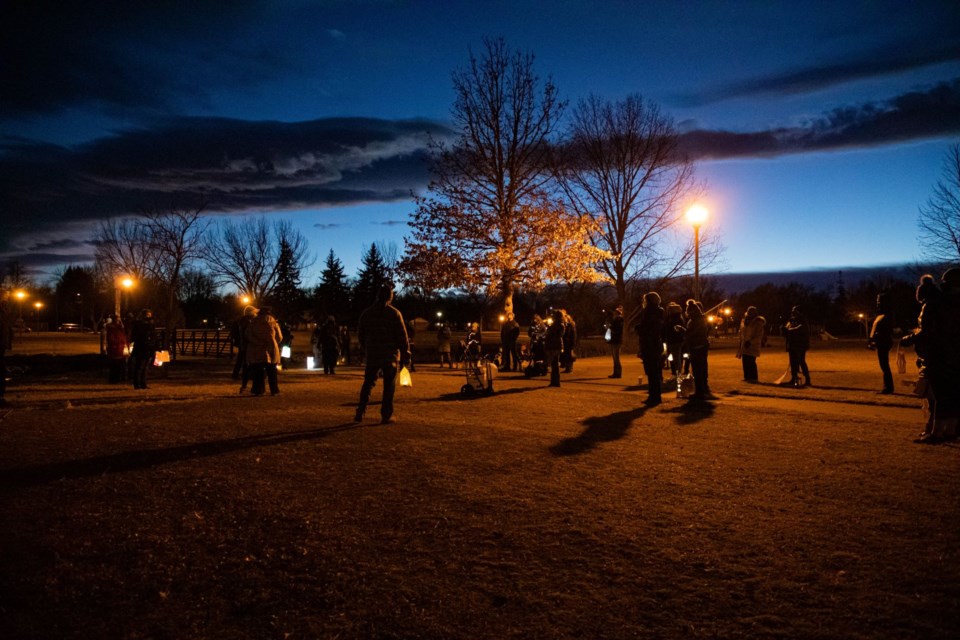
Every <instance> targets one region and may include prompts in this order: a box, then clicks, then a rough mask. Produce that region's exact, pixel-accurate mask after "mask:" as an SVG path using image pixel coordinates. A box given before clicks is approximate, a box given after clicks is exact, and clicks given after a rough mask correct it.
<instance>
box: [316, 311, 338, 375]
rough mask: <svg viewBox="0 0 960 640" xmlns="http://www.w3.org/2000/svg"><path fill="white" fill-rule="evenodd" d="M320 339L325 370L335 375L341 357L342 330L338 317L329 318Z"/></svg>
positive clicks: (321, 331) (326, 372) (322, 329)
mask: <svg viewBox="0 0 960 640" xmlns="http://www.w3.org/2000/svg"><path fill="white" fill-rule="evenodd" d="M319 339H320V351H321V354H320V355H321V358H322V359H323V372H324V373H325V374H329V375H333V374H335V373H336V372H337V361H338V360H339V359H340V330H339V328H338V327H337V320H336V318H334V317H333V316H330V317H329V318H327V320H326V322H324V323H323V326H322V327H321V329H320V338H319Z"/></svg>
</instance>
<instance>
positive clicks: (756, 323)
mask: <svg viewBox="0 0 960 640" xmlns="http://www.w3.org/2000/svg"><path fill="white" fill-rule="evenodd" d="M766 324H767V320H766V318H764V317H763V316H761V315H760V312H759V311H757V308H756V307H747V312H746V313H744V314H743V319H742V320H741V321H740V347H739V348H738V349H737V357H738V358H740V361H741V363H742V364H743V379H744V381H745V382H759V381H760V373H759V372H758V371H757V358H759V357H760V347H762V346H763V342H764V339H765V336H764V327H765V326H766Z"/></svg>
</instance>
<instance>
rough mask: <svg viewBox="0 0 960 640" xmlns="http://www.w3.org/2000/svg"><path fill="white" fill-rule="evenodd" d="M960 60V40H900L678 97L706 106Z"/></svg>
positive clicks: (685, 102)
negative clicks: (852, 56) (849, 57)
mask: <svg viewBox="0 0 960 640" xmlns="http://www.w3.org/2000/svg"><path fill="white" fill-rule="evenodd" d="M957 60H960V41H955V42H952V43H949V44H945V45H941V46H936V47H934V48H929V47H928V46H922V45H921V46H918V45H917V44H916V43H899V44H894V45H890V46H887V47H884V48H883V49H882V50H879V51H872V52H869V53H868V54H866V55H864V56H863V57H861V58H858V59H854V60H848V61H842V62H831V63H829V64H823V65H819V66H814V67H808V68H805V69H798V70H796V71H791V72H787V73H783V74H777V75H771V76H767V77H763V78H755V79H751V80H747V81H744V82H736V83H732V84H727V85H724V86H720V87H714V88H711V89H706V90H704V91H702V92H699V93H696V94H692V95H684V96H679V97H677V98H676V101H677V103H678V105H681V106H702V105H705V104H711V103H714V102H719V101H721V100H727V99H730V98H741V97H751V96H757V95H764V94H777V95H792V94H798V93H807V92H812V91H817V90H819V89H823V88H826V87H829V86H832V85H836V84H842V83H844V82H850V81H853V80H859V79H862V78H870V77H876V76H886V75H890V74H894V73H902V72H904V71H910V70H911V69H918V68H921V67H926V66H930V65H934V64H940V63H943V62H955V61H957Z"/></svg>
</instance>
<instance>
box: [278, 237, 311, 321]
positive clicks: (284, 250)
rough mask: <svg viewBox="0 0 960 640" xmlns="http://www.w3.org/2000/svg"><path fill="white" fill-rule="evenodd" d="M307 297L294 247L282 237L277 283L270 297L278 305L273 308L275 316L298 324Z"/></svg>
mask: <svg viewBox="0 0 960 640" xmlns="http://www.w3.org/2000/svg"><path fill="white" fill-rule="evenodd" d="M305 298H306V296H304V295H303V291H301V290H300V265H299V262H298V261H297V260H296V255H295V252H294V249H293V247H292V246H291V245H290V243H289V242H288V241H287V240H286V239H285V238H284V239H281V240H280V251H279V254H278V257H277V283H276V285H274V287H273V291H272V292H271V294H270V299H271V301H272V302H273V303H274V305H275V306H276V308H275V309H274V310H273V313H274V316H276V318H277V319H279V320H282V321H283V322H286V323H287V324H289V325H291V326H296V325H297V324H298V323H299V322H300V314H301V312H302V311H303V308H304V306H305V304H304V303H305Z"/></svg>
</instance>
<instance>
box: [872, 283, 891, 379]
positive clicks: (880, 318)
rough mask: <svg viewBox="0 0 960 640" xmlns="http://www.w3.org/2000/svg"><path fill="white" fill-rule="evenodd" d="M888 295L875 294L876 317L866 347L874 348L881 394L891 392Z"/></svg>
mask: <svg viewBox="0 0 960 640" xmlns="http://www.w3.org/2000/svg"><path fill="white" fill-rule="evenodd" d="M890 311H891V310H890V297H889V296H888V295H887V294H885V293H881V294H880V295H878V296H877V317H876V318H874V319H873V326H872V327H871V329H870V337H869V338H868V339H867V347H868V348H870V349H875V350H876V352H877V361H878V362H879V363H880V372H881V373H882V374H883V389H881V390H880V393H881V394H884V395H889V394H892V393H893V371H891V370H890V349H891V348H892V347H893V316H892V315H891V313H890Z"/></svg>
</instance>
